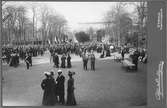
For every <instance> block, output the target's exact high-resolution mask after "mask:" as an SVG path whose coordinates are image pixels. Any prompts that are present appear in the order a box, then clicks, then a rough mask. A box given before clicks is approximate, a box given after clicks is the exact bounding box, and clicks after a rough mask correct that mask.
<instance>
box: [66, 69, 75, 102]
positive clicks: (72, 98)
mask: <svg viewBox="0 0 167 108" xmlns="http://www.w3.org/2000/svg"><path fill="white" fill-rule="evenodd" d="M74 74H75V73H74V72H70V71H69V72H68V76H69V79H68V82H67V87H68V88H67V103H66V104H67V105H76V104H77V103H76V100H75V95H74V79H73V77H72V76H73V75H74Z"/></svg>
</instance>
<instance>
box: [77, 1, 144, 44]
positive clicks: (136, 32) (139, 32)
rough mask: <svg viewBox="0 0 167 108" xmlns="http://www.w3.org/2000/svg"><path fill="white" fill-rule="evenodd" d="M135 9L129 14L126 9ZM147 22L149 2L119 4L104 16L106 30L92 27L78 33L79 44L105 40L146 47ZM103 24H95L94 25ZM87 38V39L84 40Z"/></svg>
mask: <svg viewBox="0 0 167 108" xmlns="http://www.w3.org/2000/svg"><path fill="white" fill-rule="evenodd" d="M129 7H134V8H135V10H134V11H133V12H131V13H130V12H128V11H127V9H126V8H129ZM146 21H147V2H137V3H136V2H129V3H128V2H118V3H116V4H115V6H113V7H112V8H111V9H110V10H109V11H107V12H106V14H105V16H104V22H103V23H102V24H103V25H104V28H102V29H98V30H96V29H94V28H92V27H90V28H89V29H88V30H87V31H85V32H82V31H81V32H78V33H76V35H75V36H76V39H77V40H78V41H79V42H85V41H90V40H91V41H92V40H96V41H99V42H102V41H103V40H102V39H104V38H106V39H105V40H107V41H109V42H111V43H115V44H116V45H117V46H120V45H121V44H122V45H124V44H127V43H129V44H131V45H133V46H136V47H138V46H141V47H143V46H144V45H145V46H144V47H146V40H147V39H146V35H147V29H146ZM95 23H97V24H99V23H101V22H99V23H98V22H93V24H95ZM84 38H87V39H84Z"/></svg>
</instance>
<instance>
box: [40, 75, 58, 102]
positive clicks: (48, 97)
mask: <svg viewBox="0 0 167 108" xmlns="http://www.w3.org/2000/svg"><path fill="white" fill-rule="evenodd" d="M44 74H45V76H46V78H45V79H44V80H43V81H42V83H41V88H42V89H43V91H44V94H43V100H42V104H43V105H54V104H55V102H56V100H55V99H56V96H55V91H54V87H55V81H54V79H53V78H52V76H51V74H50V72H44Z"/></svg>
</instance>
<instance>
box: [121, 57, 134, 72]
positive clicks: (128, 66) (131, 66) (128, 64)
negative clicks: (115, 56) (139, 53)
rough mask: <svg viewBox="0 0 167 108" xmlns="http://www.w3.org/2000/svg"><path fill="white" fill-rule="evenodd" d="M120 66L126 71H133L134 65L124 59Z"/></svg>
mask: <svg viewBox="0 0 167 108" xmlns="http://www.w3.org/2000/svg"><path fill="white" fill-rule="evenodd" d="M122 66H123V67H125V68H127V70H134V67H135V64H133V63H132V62H130V61H129V60H126V59H125V60H123V61H122Z"/></svg>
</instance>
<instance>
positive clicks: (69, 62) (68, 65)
mask: <svg viewBox="0 0 167 108" xmlns="http://www.w3.org/2000/svg"><path fill="white" fill-rule="evenodd" d="M67 67H68V68H71V67H72V66H71V56H70V54H68V56H67Z"/></svg>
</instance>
